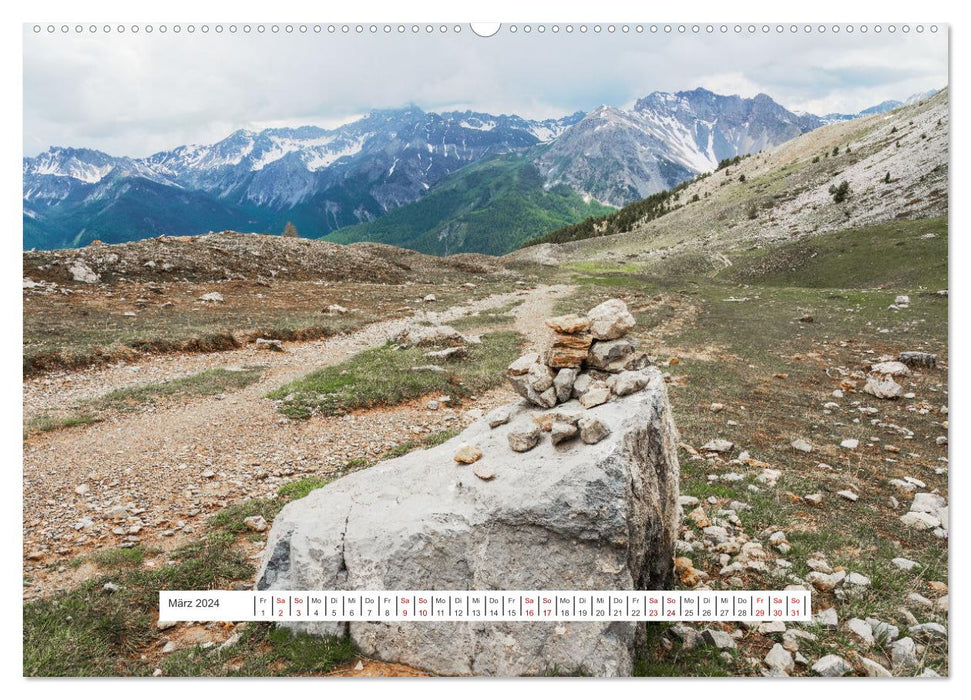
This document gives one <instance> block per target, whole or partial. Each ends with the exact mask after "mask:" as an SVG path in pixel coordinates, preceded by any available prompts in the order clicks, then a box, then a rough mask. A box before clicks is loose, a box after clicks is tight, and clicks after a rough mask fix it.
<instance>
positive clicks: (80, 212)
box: [23, 88, 899, 254]
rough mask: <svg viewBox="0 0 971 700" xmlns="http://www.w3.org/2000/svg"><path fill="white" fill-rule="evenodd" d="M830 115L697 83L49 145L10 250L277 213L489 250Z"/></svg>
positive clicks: (32, 168) (267, 226) (278, 221)
mask: <svg viewBox="0 0 971 700" xmlns="http://www.w3.org/2000/svg"><path fill="white" fill-rule="evenodd" d="M894 106H899V105H898V103H894V102H886V103H883V104H881V105H878V106H876V107H874V108H872V110H868V111H867V112H872V111H873V110H876V111H886V110H889V109H893V108H894ZM842 116H847V115H827V116H826V117H817V116H814V115H809V114H796V113H793V112H790V111H788V110H786V109H785V108H784V107H782V106H781V105H779V104H778V103H776V102H775V101H774V100H772V98H770V97H769V96H767V95H763V94H760V95H757V96H755V97H754V98H741V97H738V96H725V95H718V94H715V93H713V92H710V91H708V90H704V89H701V88H699V89H696V90H691V91H685V92H677V93H664V92H655V93H652V94H650V95H648V96H647V97H645V98H643V99H641V100H638V101H637V102H636V103H635V104H634V105H633V107H632V108H630V109H626V110H625V109H620V108H616V107H609V106H602V107H598V108H597V109H594V110H592V111H590V112H589V113H586V114H584V113H582V112H576V113H574V114H571V115H569V116H566V117H562V118H559V119H547V120H530V119H524V118H522V117H519V116H516V115H498V116H497V115H490V114H485V113H479V112H471V111H465V112H457V111H453V112H443V113H435V112H426V111H423V110H421V109H419V108H417V107H414V106H409V107H405V108H401V109H390V110H377V111H374V112H371V113H370V114H368V115H367V116H365V117H363V118H361V119H359V120H357V121H354V122H351V123H349V124H345V125H343V126H340V127H338V128H335V129H323V128H319V127H315V126H304V127H299V128H275V129H264V130H262V131H248V130H239V131H236V132H234V133H232V134H230V135H229V136H228V137H227V138H225V139H223V140H221V141H218V142H217V143H214V144H210V145H189V146H179V147H178V148H175V149H173V150H170V151H163V152H160V153H156V154H153V155H151V156H149V157H147V158H129V157H114V156H110V155H108V154H105V153H102V152H100V151H95V150H90V149H84V148H67V147H52V148H50V149H49V150H48V151H46V152H44V153H41V154H40V155H38V156H35V157H31V158H24V160H23V179H24V180H23V204H24V247H25V248H61V247H76V246H82V245H86V244H88V243H90V242H91V241H94V240H101V241H103V242H106V243H117V242H123V241H130V240H138V239H142V238H147V237H151V236H157V235H162V234H165V235H192V234H198V233H205V232H208V231H210V230H223V229H230V228H231V229H235V230H241V231H257V232H269V233H279V232H282V230H283V228H284V226H285V224H286V223H287V222H292V223H293V224H294V225H295V226H296V227H297V229H298V230H299V232H300V234H301V235H303V236H308V237H314V238H317V237H328V238H330V239H333V240H339V241H346V242H351V241H358V240H370V241H379V242H384V243H391V244H394V245H403V246H405V247H412V248H414V249H416V250H421V251H423V252H430V253H438V254H443V253H455V252H489V253H502V252H506V251H508V250H510V249H512V248H514V247H516V246H517V245H518V244H520V243H522V242H523V241H524V240H527V239H529V238H532V237H535V236H537V235H542V234H543V233H546V232H548V231H551V230H553V229H555V228H558V227H560V226H563V225H567V224H570V223H573V222H575V221H579V220H582V219H584V218H586V217H588V216H594V215H599V214H602V213H603V212H604V211H606V210H607V208H608V207H620V206H623V205H625V204H628V203H630V202H632V201H635V200H638V199H640V198H643V197H646V196H648V195H650V194H653V193H656V192H659V191H662V190H666V189H670V188H672V187H674V186H676V185H678V184H679V183H681V182H684V181H686V180H689V179H691V178H693V177H694V176H695V175H697V174H699V173H701V172H706V171H711V170H714V169H715V168H716V167H717V164H718V162H719V161H721V160H723V159H726V158H732V157H734V156H736V155H744V154H747V153H754V152H757V151H759V150H762V149H765V148H769V147H772V146H775V145H778V144H780V143H782V142H784V141H787V140H789V139H791V138H793V137H795V136H798V135H799V134H802V133H805V132H807V131H810V130H812V129H815V128H817V127H819V126H821V125H822V124H824V123H827V122H828V121H833V120H835V119H837V117H840V118H841V117H842ZM473 166H474V167H473Z"/></svg>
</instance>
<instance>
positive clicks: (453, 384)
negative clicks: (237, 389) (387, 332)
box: [268, 331, 519, 418]
mask: <svg viewBox="0 0 971 700" xmlns="http://www.w3.org/2000/svg"><path fill="white" fill-rule="evenodd" d="M434 349H435V348H428V347H426V348H417V347H411V348H398V347H396V346H394V345H392V344H390V343H389V344H387V345H385V346H383V347H380V348H374V349H372V350H366V351H364V352H362V353H360V354H359V355H356V356H355V357H353V358H351V359H349V360H347V361H346V362H342V363H340V364H337V365H332V366H329V367H325V368H324V369H321V370H317V371H315V372H311V373H310V374H308V375H306V376H305V377H302V378H301V379H298V380H295V381H293V382H290V383H289V384H286V385H284V386H282V387H280V388H279V389H276V390H274V391H273V392H271V393H270V394H269V395H268V396H269V398H271V399H276V400H278V401H280V405H279V410H280V412H281V413H282V414H284V415H285V416H288V417H290V418H309V417H310V416H312V415H314V414H315V413H319V414H323V415H334V414H338V413H344V412H347V411H352V410H354V409H358V408H370V407H374V406H393V405H395V404H398V403H401V402H402V401H406V400H408V399H414V398H418V397H419V396H423V395H424V394H428V393H430V392H434V391H438V392H442V393H445V394H450V395H469V394H475V393H476V392H480V391H484V390H485V389H488V388H490V387H492V386H495V385H496V384H498V383H499V382H501V381H502V377H503V370H504V369H505V367H506V366H507V365H508V364H509V363H510V362H512V361H513V360H514V359H516V357H517V354H518V352H519V337H518V335H517V334H516V333H515V332H512V331H502V332H497V333H488V334H486V335H483V336H482V343H481V344H479V345H469V347H468V355H467V357H466V358H465V359H462V360H454V361H450V362H447V363H443V364H444V368H445V369H446V370H447V371H446V372H437V371H434V370H427V369H426V370H421V371H413V370H412V368H413V367H421V366H427V365H431V364H435V361H434V360H431V359H429V358H427V357H424V353H426V352H428V351H429V350H434Z"/></svg>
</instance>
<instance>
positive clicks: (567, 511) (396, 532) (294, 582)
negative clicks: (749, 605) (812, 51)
mask: <svg viewBox="0 0 971 700" xmlns="http://www.w3.org/2000/svg"><path fill="white" fill-rule="evenodd" d="M563 410H579V406H578V405H577V404H576V403H574V402H572V401H571V402H567V404H565V405H564V408H563ZM540 412H541V411H539V410H538V409H534V408H531V407H530V406H529V405H528V404H525V403H522V402H519V403H517V404H515V405H514V406H512V407H511V416H510V419H511V424H512V426H516V425H520V424H522V423H525V424H526V425H530V426H532V428H533V429H534V430H537V432H539V431H538V428H537V427H536V424H535V422H534V421H533V417H534V416H535V415H537V414H539V413H540ZM584 418H585V419H588V418H595V419H597V420H599V421H600V422H601V423H603V425H604V426H606V427H608V428H609V429H610V434H609V435H608V437H606V438H604V439H602V440H601V441H600V442H598V443H596V444H593V445H582V446H577V448H576V449H570V450H554V449H552V448H549V447H545V446H543V445H541V446H540V448H538V450H537V453H536V454H535V455H531V456H530V458H529V459H523V458H522V457H520V456H518V455H513V454H511V453H510V452H509V451H508V450H507V446H506V444H505V441H506V435H507V433H508V432H509V429H508V428H500V429H491V428H490V427H489V425H488V423H487V421H486V420H485V418H481V419H479V420H477V421H475V422H474V423H472V424H471V425H470V426H469V427H468V428H466V429H465V430H464V431H463V432H462V433H461V434H460V435H458V436H456V437H455V438H453V439H452V440H449V441H447V442H444V443H442V444H441V445H437V446H433V447H430V448H428V449H426V450H421V451H415V452H411V453H409V454H407V455H403V456H401V457H398V458H395V459H392V460H388V461H385V462H380V463H378V464H376V465H375V466H373V467H371V468H370V469H366V470H361V471H357V472H353V473H350V474H347V475H346V476H343V477H341V478H339V479H337V480H335V481H332V482H331V483H329V484H327V485H326V486H324V487H322V488H320V489H316V490H315V491H313V492H311V493H310V494H309V495H307V496H306V497H304V498H302V499H299V500H296V501H293V502H291V503H289V504H287V505H286V506H285V507H284V508H283V509H282V510H281V511H280V513H279V514H278V515H277V516H276V518H275V519H274V522H273V526H272V529H271V531H270V535H269V538H268V541H267V544H266V548H265V550H264V554H263V560H262V562H261V566H260V571H259V573H258V575H257V579H256V580H257V584H256V588H257V590H263V591H266V590H290V591H296V590H328V589H340V590H477V589H478V590H495V589H507V590H544V589H550V590H618V591H623V590H663V589H665V588H668V587H669V586H670V585H671V583H672V579H673V567H672V565H671V563H672V561H673V559H674V551H675V549H674V546H675V542H676V540H677V533H678V531H679V527H680V523H679V520H678V517H679V514H678V510H679V509H678V495H679V493H678V484H679V481H680V478H679V469H678V462H677V445H678V442H679V438H678V435H677V429H676V428H675V426H674V422H673V417H672V414H671V409H670V406H669V404H668V401H667V391H666V386H665V383H664V379H663V377H662V375H661V373H660V372H657V373H656V374H655V376H653V377H652V379H651V383H650V384H649V385H648V386H647V387H645V389H644V390H643V391H641V392H638V393H636V394H632V395H630V396H626V397H622V398H620V399H618V400H616V401H611V402H609V403H606V404H603V405H601V406H597V407H595V408H593V409H590V410H589V411H588V412H586V414H585V416H584ZM463 443H464V444H467V445H477V446H478V447H479V448H480V449H481V450H482V452H483V453H485V454H486V455H487V457H486V458H485V459H484V460H482V461H483V463H486V460H488V462H487V464H488V465H489V466H490V467H492V468H494V469H495V471H496V472H497V473H498V474H499V477H501V478H499V477H496V478H495V479H492V480H490V481H483V480H482V479H480V478H477V477H476V476H475V475H474V474H473V473H472V469H469V470H464V469H456V468H455V467H454V461H453V459H452V456H453V455H454V454H455V453H456V451H457V450H458V449H459V447H460V445H461V444H463ZM416 543H420V544H421V546H416ZM537 562H540V563H541V564H542V565H541V566H537ZM285 627H287V628H289V629H292V630H295V631H301V632H306V633H309V634H312V635H326V636H330V635H333V636H338V637H343V636H345V635H346V637H347V638H348V639H349V640H350V641H351V642H352V643H353V644H354V645H355V646H356V647H357V648H358V649H360V652H361V654H363V655H365V656H367V657H369V658H374V659H379V660H382V661H386V662H392V663H400V664H405V665H408V666H411V667H414V668H418V669H422V670H426V671H429V672H431V673H434V674H437V675H452V676H503V677H511V676H523V675H541V674H543V673H544V672H547V671H548V670H549V669H550V668H552V667H559V668H570V669H576V670H578V671H580V672H583V673H585V674H588V675H594V676H629V675H631V674H632V672H633V670H634V663H635V660H636V658H637V656H636V653H637V650H638V648H639V647H640V644H641V643H642V641H643V640H642V639H641V638H640V635H641V634H642V633H643V625H642V624H640V623H636V622H633V621H621V620H597V621H588V622H564V623H560V624H558V625H556V627H555V628H554V627H553V626H551V625H550V624H548V623H542V622H536V623H528V622H518V621H516V622H473V621H465V622H458V623H456V622H429V623H420V624H416V623H413V622H408V623H398V622H358V621H350V622H347V621H345V622H333V621H328V620H320V621H305V622H288V623H285ZM722 635H724V637H722ZM718 638H719V640H723V639H724V638H727V640H725V641H720V642H719V643H720V645H722V646H724V647H727V648H730V647H731V646H733V645H734V640H732V639H731V637H730V635H727V634H725V633H722V634H719V635H718Z"/></svg>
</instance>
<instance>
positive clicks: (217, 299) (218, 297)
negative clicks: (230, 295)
mask: <svg viewBox="0 0 971 700" xmlns="http://www.w3.org/2000/svg"><path fill="white" fill-rule="evenodd" d="M199 301H208V302H213V303H221V302H224V301H225V299H223V295H222V294H220V293H219V292H206V293H205V294H203V295H202V296H201V297H199Z"/></svg>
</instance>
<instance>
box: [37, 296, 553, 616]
mask: <svg viewBox="0 0 971 700" xmlns="http://www.w3.org/2000/svg"><path fill="white" fill-rule="evenodd" d="M567 291H569V288H568V287H565V286H540V287H536V288H532V289H528V290H522V291H514V292H508V293H505V294H497V295H491V296H489V297H486V298H484V299H480V300H477V301H474V302H471V303H469V304H465V305H456V306H452V307H449V308H447V309H444V310H441V311H421V312H419V313H418V314H417V315H416V316H409V317H406V318H395V319H391V320H386V321H378V322H375V323H371V324H369V325H366V326H364V327H363V328H361V329H360V330H357V331H353V332H350V333H347V334H343V335H338V336H335V337H332V338H329V339H326V340H318V341H309V342H292V343H286V344H285V346H284V347H285V351H284V352H270V351H267V350H263V349H259V346H257V345H255V344H250V345H247V346H246V347H244V348H242V349H240V350H233V351H228V352H218V353H202V354H195V355H172V356H159V357H150V358H144V361H142V362H140V363H138V364H137V365H132V364H127V363H120V364H117V365H110V366H107V367H101V368H96V369H88V370H84V371H81V372H76V373H61V374H59V375H56V376H42V377H36V378H31V379H29V380H27V381H26V382H25V383H24V412H25V420H26V421H27V422H28V424H29V423H30V421H31V419H33V418H36V417H37V416H39V415H48V414H50V413H51V412H52V411H56V410H61V409H63V407H64V406H65V404H71V403H75V404H76V403H79V402H83V401H86V400H91V399H95V398H97V397H98V396H101V395H104V394H106V393H108V392H111V391H117V390H119V389H124V388H128V387H132V386H140V385H144V384H146V383H162V382H166V381H169V380H172V379H175V378H178V377H185V376H189V375H192V374H194V373H197V372H200V371H202V370H207V369H213V368H227V367H228V368H234V367H238V368H242V367H247V368H259V370H260V372H261V378H260V380H259V381H257V382H256V383H254V384H251V385H250V386H248V387H246V388H244V389H242V390H240V391H238V392H233V393H229V394H218V395H215V396H211V397H202V398H199V399H196V400H191V401H188V402H183V401H176V402H170V403H167V404H163V405H158V406H154V405H151V406H147V407H145V408H144V409H142V410H136V411H133V412H123V413H117V414H114V415H109V416H107V417H106V418H105V419H104V420H102V421H101V422H99V423H97V424H95V425H90V426H87V427H83V428H68V429H63V430H53V431H49V432H43V433H39V434H32V435H31V436H30V437H29V438H28V439H27V440H26V442H25V445H24V540H25V542H24V546H25V555H26V557H27V559H26V569H25V573H26V576H27V579H28V583H27V585H26V586H25V597H28V598H30V597H34V596H37V595H40V594H43V593H45V592H48V591H50V590H52V588H56V587H62V586H63V585H64V584H65V581H71V580H79V579H82V578H83V577H84V576H85V575H86V574H88V573H90V570H89V569H79V568H72V567H70V566H65V565H64V564H63V561H64V560H69V559H75V558H77V557H80V556H83V555H85V554H87V553H89V552H90V551H92V550H100V549H107V548H113V547H118V546H129V547H130V546H134V545H138V546H142V547H157V548H159V549H162V550H171V549H173V548H174V547H177V546H179V545H181V544H184V542H185V539H186V538H187V537H193V536H198V535H199V533H200V531H202V530H203V529H204V523H205V521H206V519H207V518H208V517H209V516H210V515H211V514H212V513H213V512H216V511H218V510H220V509H222V508H225V507H226V506H227V505H229V504H232V503H236V502H239V501H242V500H245V499H249V498H257V497H261V496H265V495H267V494H272V493H274V492H275V491H276V489H278V488H279V487H280V485H281V484H284V483H286V482H288V481H292V480H294V479H297V478H300V477H306V476H309V475H313V476H320V477H328V476H331V475H333V474H334V473H335V472H337V471H338V470H340V469H342V468H345V467H346V465H348V464H355V463H363V462H366V461H369V460H373V459H375V458H377V457H379V456H380V455H382V454H384V453H386V452H387V451H388V450H391V449H394V448H396V447H398V446H399V445H401V444H403V443H406V442H409V441H420V440H421V439H422V438H423V437H425V436H428V435H432V434H436V433H441V432H443V431H449V430H456V429H460V428H461V427H464V425H466V424H467V423H468V422H469V421H470V420H471V417H470V416H475V415H477V414H476V412H477V411H479V410H483V409H489V408H493V407H494V406H495V405H497V404H499V403H502V402H504V401H505V400H507V399H508V396H509V393H508V392H507V391H505V390H504V389H503V390H498V391H495V392H490V394H489V395H485V396H477V397H474V398H470V399H469V400H468V401H466V402H464V404H463V405H461V406H455V407H450V406H448V405H442V406H441V407H438V408H436V410H429V408H427V404H428V399H421V400H417V401H411V402H408V403H405V404H404V405H399V406H394V407H388V408H379V409H372V410H368V411H359V412H355V413H351V414H349V415H345V416H341V417H319V418H314V419H311V420H308V421H291V420H288V419H286V418H283V417H281V416H280V414H279V413H278V412H277V411H276V410H275V409H274V405H273V402H272V401H270V400H269V399H266V398H264V397H265V395H266V394H267V393H268V392H269V391H271V390H273V389H275V388H277V387H279V386H281V385H283V384H285V383H286V382H288V381H290V380H292V379H295V378H297V377H299V376H302V375H304V374H306V373H307V372H309V371H311V370H313V369H317V368H320V367H322V366H326V365H329V364H334V363H337V362H340V361H342V360H344V359H347V358H348V357H350V356H353V355H355V354H357V353H359V352H361V351H362V350H365V349H367V348H372V347H376V346H379V345H383V344H384V343H385V342H386V341H387V339H388V338H389V337H390V336H392V335H394V334H395V333H396V332H398V331H400V330H402V329H404V328H407V327H409V326H410V325H412V324H414V323H415V322H416V321H420V322H432V323H436V322H439V323H447V322H450V321H453V320H457V319H462V318H464V317H468V316H470V315H474V314H476V313H478V312H481V311H483V310H488V309H494V308H500V307H505V306H507V305H509V304H510V303H511V302H518V303H517V305H516V306H515V307H514V309H513V310H512V311H511V313H513V314H514V318H515V321H514V323H513V324H512V325H513V327H514V328H515V329H516V330H518V331H519V332H520V333H521V334H522V335H523V336H524V337H525V338H526V339H528V341H529V342H530V343H531V344H532V343H541V342H543V338H544V336H545V333H546V328H545V326H544V325H543V323H542V320H543V318H545V317H546V316H547V315H549V312H550V310H551V308H552V304H553V303H554V301H555V300H556V299H557V298H558V297H560V296H562V295H563V294H564V293H566V292H567ZM429 305H431V304H429ZM59 561H60V562H61V563H60V564H57V562H59Z"/></svg>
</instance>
